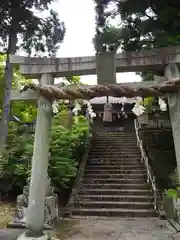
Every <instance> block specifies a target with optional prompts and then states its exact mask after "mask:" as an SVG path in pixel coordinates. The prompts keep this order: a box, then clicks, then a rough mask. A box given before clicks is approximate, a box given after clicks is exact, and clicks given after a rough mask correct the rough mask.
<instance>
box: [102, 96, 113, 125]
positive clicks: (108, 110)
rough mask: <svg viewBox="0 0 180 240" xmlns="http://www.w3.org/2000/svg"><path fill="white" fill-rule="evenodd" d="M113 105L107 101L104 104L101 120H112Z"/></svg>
mask: <svg viewBox="0 0 180 240" xmlns="http://www.w3.org/2000/svg"><path fill="white" fill-rule="evenodd" d="M112 112H113V105H112V104H111V103H109V102H108V97H107V103H106V104H105V105H104V113H103V122H112Z"/></svg>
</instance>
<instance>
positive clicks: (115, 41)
mask: <svg viewBox="0 0 180 240" xmlns="http://www.w3.org/2000/svg"><path fill="white" fill-rule="evenodd" d="M97 38H98V39H99V42H100V43H101V44H102V45H103V47H104V48H105V49H106V50H109V51H111V50H115V51H116V50H117V49H118V48H119V47H120V44H121V29H120V28H117V27H114V26H112V25H106V26H105V27H104V29H103V32H102V33H99V34H96V35H95V37H94V38H93V44H94V48H95V50H96V51H97V50H98V46H97V42H98V41H97Z"/></svg>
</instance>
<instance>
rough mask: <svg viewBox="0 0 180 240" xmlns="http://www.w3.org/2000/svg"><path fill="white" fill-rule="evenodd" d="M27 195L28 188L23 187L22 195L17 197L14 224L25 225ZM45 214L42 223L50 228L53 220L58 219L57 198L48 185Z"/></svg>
mask: <svg viewBox="0 0 180 240" xmlns="http://www.w3.org/2000/svg"><path fill="white" fill-rule="evenodd" d="M28 194H29V187H28V186H25V187H24V189H23V193H22V194H21V195H19V196H18V197H17V206H16V210H15V213H14V220H13V223H11V224H10V225H14V224H17V225H18V224H22V225H26V213H27V208H28ZM44 211H45V214H44V218H45V219H44V223H45V227H47V226H52V225H53V223H54V222H55V220H57V219H58V196H57V194H55V193H54V189H53V187H51V186H50V183H49V185H48V187H47V190H46V200H45V210H44Z"/></svg>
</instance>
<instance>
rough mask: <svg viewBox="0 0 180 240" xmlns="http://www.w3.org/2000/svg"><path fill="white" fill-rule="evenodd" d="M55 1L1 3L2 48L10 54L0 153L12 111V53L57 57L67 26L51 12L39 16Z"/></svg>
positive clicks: (3, 1) (0, 136)
mask: <svg viewBox="0 0 180 240" xmlns="http://www.w3.org/2000/svg"><path fill="white" fill-rule="evenodd" d="M52 1H53V0H42V1H37V0H30V1H26V0H2V1H1V3H0V16H1V17H0V20H1V21H0V47H1V51H2V52H5V53H6V68H5V72H4V84H3V85H4V86H3V88H4V97H3V113H2V119H1V124H0V151H1V150H2V149H3V146H4V143H5V142H6V137H7V132H8V122H9V112H10V91H11V87H12V81H13V67H12V64H11V63H10V54H15V53H16V51H17V50H18V49H20V48H21V47H22V48H23V49H25V50H26V52H27V53H28V55H29V56H30V55H31V54H32V53H33V54H35V55H36V54H37V53H45V52H48V53H49V55H50V56H54V54H55V53H56V51H57V49H58V48H59V43H60V42H61V41H62V40H63V38H64V34H65V26H64V23H63V22H60V20H59V18H58V14H57V13H56V12H54V11H52V10H51V11H50V15H49V16H48V17H46V18H42V17H38V16H37V15H36V14H35V11H39V12H42V11H43V10H47V9H48V7H49V4H50V3H51V2H52Z"/></svg>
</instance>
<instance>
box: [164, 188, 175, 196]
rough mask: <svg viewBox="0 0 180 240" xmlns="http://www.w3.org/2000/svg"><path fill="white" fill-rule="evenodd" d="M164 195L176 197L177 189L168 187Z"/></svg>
mask: <svg viewBox="0 0 180 240" xmlns="http://www.w3.org/2000/svg"><path fill="white" fill-rule="evenodd" d="M165 195H167V196H168V197H172V198H177V190H176V189H174V188H170V189H168V190H167V191H165Z"/></svg>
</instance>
